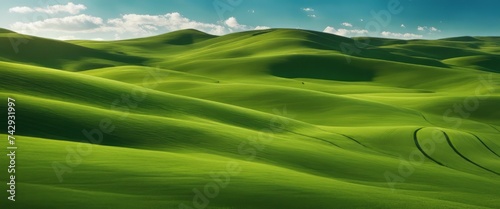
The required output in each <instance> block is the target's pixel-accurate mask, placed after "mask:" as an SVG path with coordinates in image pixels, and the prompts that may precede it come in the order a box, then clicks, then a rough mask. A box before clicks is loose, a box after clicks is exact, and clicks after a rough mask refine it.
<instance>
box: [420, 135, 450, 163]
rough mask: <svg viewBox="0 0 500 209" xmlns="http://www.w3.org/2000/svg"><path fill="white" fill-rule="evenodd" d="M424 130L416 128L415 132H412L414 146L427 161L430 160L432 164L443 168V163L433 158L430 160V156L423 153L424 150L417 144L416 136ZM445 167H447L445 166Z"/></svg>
mask: <svg viewBox="0 0 500 209" xmlns="http://www.w3.org/2000/svg"><path fill="white" fill-rule="evenodd" d="M422 129H424V128H418V129H417V130H415V132H413V141H414V142H415V146H417V149H418V150H420V152H421V153H422V154H423V155H424V156H425V157H426V158H427V159H429V160H432V161H433V162H435V163H437V164H438V165H440V166H445V165H444V164H443V163H441V162H439V161H437V160H435V159H434V158H432V157H431V156H429V155H428V154H427V153H426V152H425V151H424V149H422V147H421V146H420V143H419V142H418V138H417V134H418V132H419V131H420V130H422ZM445 167H447V166H445Z"/></svg>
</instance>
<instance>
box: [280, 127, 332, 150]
mask: <svg viewBox="0 0 500 209" xmlns="http://www.w3.org/2000/svg"><path fill="white" fill-rule="evenodd" d="M285 131H287V132H289V133H292V134H295V135H299V136H303V137H308V138H312V139H316V140H319V141H322V142H325V143H328V144H331V145H333V146H336V147H338V148H341V147H340V146H339V145H337V144H335V143H333V142H331V141H328V140H326V139H322V138H319V137H315V136H309V135H305V134H301V133H297V132H295V131H290V130H285Z"/></svg>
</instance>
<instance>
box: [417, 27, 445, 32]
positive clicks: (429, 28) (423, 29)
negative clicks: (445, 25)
mask: <svg viewBox="0 0 500 209" xmlns="http://www.w3.org/2000/svg"><path fill="white" fill-rule="evenodd" d="M417 30H418V31H422V32H425V31H429V33H432V32H441V30H439V29H437V28H435V27H432V26H431V27H427V26H418V27H417Z"/></svg>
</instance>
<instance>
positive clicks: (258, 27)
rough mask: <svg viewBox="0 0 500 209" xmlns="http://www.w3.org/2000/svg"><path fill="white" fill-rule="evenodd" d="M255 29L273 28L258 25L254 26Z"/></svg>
mask: <svg viewBox="0 0 500 209" xmlns="http://www.w3.org/2000/svg"><path fill="white" fill-rule="evenodd" d="M254 29H255V30H267V29H271V28H270V27H267V26H257V27H255V28H254Z"/></svg>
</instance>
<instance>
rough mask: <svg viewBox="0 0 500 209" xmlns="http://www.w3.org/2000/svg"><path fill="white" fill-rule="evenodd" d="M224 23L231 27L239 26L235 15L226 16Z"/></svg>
mask: <svg viewBox="0 0 500 209" xmlns="http://www.w3.org/2000/svg"><path fill="white" fill-rule="evenodd" d="M224 23H226V25H227V26H229V27H231V28H238V27H240V26H241V25H240V24H239V23H238V20H236V18H235V17H230V18H228V19H227V20H226V21H224Z"/></svg>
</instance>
